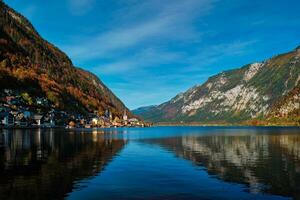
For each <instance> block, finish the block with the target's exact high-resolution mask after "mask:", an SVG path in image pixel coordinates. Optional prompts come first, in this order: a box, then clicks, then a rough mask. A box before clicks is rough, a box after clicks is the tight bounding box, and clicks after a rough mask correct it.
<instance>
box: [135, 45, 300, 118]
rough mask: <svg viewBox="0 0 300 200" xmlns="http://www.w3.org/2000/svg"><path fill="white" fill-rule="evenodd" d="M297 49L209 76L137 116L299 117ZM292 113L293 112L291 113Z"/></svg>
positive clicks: (299, 63)
mask: <svg viewBox="0 0 300 200" xmlns="http://www.w3.org/2000/svg"><path fill="white" fill-rule="evenodd" d="M299 83H300V48H299V47H298V48H296V49H295V50H293V51H291V52H288V53H285V54H281V55H278V56H274V57H273V58H270V59H268V60H265V61H263V62H258V63H253V64H249V65H245V66H243V67H241V68H239V69H235V70H229V71H225V72H222V73H220V74H217V75H215V76H212V77H210V78H209V79H208V80H207V81H206V82H205V83H204V84H202V85H197V86H194V87H192V88H191V89H189V90H188V91H186V92H184V93H181V94H178V95H177V96H176V97H174V98H173V99H171V100H170V101H168V102H165V103H163V104H161V105H158V106H156V107H153V109H150V110H147V111H146V112H143V113H140V114H139V115H140V116H141V117H142V118H143V119H145V120H148V121H152V122H204V123H206V122H216V123H232V122H242V121H249V120H267V119H270V118H274V119H275V118H293V119H292V120H296V121H298V120H299V118H300V117H299V111H297V110H299ZM292 113H294V114H292Z"/></svg>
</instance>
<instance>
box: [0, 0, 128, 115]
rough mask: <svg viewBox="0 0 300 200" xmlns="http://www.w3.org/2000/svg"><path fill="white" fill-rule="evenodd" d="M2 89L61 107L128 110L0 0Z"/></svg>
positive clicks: (92, 109)
mask: <svg viewBox="0 0 300 200" xmlns="http://www.w3.org/2000/svg"><path fill="white" fill-rule="evenodd" d="M4 89H9V90H13V91H18V92H19V93H21V92H26V93H29V95H31V96H36V97H45V98H47V99H48V100H49V101H50V102H51V104H52V106H53V107H56V108H58V109H62V110H68V111H76V112H77V111H78V112H82V113H87V112H92V111H95V110H96V111H99V112H104V111H105V110H106V109H109V110H111V111H112V112H113V114H115V115H120V116H121V115H122V113H123V112H124V110H127V112H128V113H130V112H129V111H128V109H127V108H126V107H125V105H124V104H123V103H122V102H121V101H120V100H119V99H118V98H117V97H116V96H115V95H114V94H113V93H112V92H111V91H110V90H109V89H108V88H107V87H106V86H105V85H104V84H103V83H102V82H101V81H100V80H99V79H98V78H97V77H96V76H95V75H93V74H91V73H89V72H87V71H85V70H82V69H80V68H77V67H74V66H73V64H72V61H71V60H70V59H69V58H68V56H67V55H66V54H65V53H63V52H62V51H60V50H59V49H58V48H57V47H55V46H54V45H52V44H50V43H49V42H47V41H46V40H44V39H43V38H41V36H40V35H39V34H38V32H37V31H36V30H35V29H34V27H33V26H32V25H31V23H30V22H29V21H28V20H27V19H26V18H25V17H23V16H22V15H21V14H19V13H17V12H16V11H14V10H13V9H11V8H10V7H8V6H7V5H6V4H5V3H4V2H3V1H0V94H1V92H3V90H4Z"/></svg>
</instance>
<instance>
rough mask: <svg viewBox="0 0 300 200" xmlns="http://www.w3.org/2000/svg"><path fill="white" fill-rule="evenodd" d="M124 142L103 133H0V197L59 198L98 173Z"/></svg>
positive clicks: (35, 131)
mask: <svg viewBox="0 0 300 200" xmlns="http://www.w3.org/2000/svg"><path fill="white" fill-rule="evenodd" d="M125 144H126V141H124V140H115V139H104V137H103V132H101V131H98V132H94V133H68V134H65V133H64V132H62V131H57V130H55V131H53V130H47V131H46V130H44V131H41V130H28V131H24V130H16V131H4V132H3V133H2V134H0V199H45V198H47V199H61V198H63V197H64V196H65V195H66V194H67V193H69V192H71V191H72V190H73V189H74V188H73V186H74V183H75V182H77V181H80V180H82V179H86V178H89V177H93V176H94V175H96V174H97V173H99V172H101V171H102V170H103V168H104V167H105V166H106V165H107V163H108V162H110V160H111V159H112V157H113V156H114V155H115V154H116V153H117V152H119V151H120V150H121V149H122V148H123V147H124V145H125Z"/></svg>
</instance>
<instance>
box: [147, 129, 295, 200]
mask: <svg viewBox="0 0 300 200" xmlns="http://www.w3.org/2000/svg"><path fill="white" fill-rule="evenodd" d="M273 133H274V132H272V133H271V134H257V135H255V134H246V133H245V132H244V133H242V134H240V135H239V134H234V135H230V134H229V135H228V134H220V135H218V134H216V135H214V134H211V135H202V136H195V135H190V136H189V135H186V136H183V137H171V138H164V139H148V140H143V142H145V143H148V144H149V143H150V144H155V145H159V146H161V147H163V148H165V149H167V150H168V151H170V152H174V154H175V155H176V156H178V157H181V158H184V159H187V160H190V161H192V162H193V163H194V164H195V165H197V166H198V167H200V168H201V169H203V170H205V171H207V172H208V173H209V174H210V176H211V177H214V178H217V179H220V180H222V181H225V182H231V183H240V184H245V185H246V188H247V189H246V191H248V192H251V193H269V194H275V195H280V196H286V197H293V198H294V199H300V135H299V134H286V133H284V134H278V133H277V134H273Z"/></svg>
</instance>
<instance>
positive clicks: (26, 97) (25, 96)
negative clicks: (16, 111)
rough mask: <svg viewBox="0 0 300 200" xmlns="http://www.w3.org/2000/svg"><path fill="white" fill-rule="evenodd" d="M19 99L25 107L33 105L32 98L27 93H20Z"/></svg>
mask: <svg viewBox="0 0 300 200" xmlns="http://www.w3.org/2000/svg"><path fill="white" fill-rule="evenodd" d="M21 97H22V99H23V100H24V102H25V103H26V104H27V105H33V100H32V97H31V96H30V95H29V94H28V93H27V92H23V93H21Z"/></svg>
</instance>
